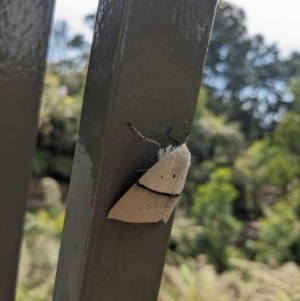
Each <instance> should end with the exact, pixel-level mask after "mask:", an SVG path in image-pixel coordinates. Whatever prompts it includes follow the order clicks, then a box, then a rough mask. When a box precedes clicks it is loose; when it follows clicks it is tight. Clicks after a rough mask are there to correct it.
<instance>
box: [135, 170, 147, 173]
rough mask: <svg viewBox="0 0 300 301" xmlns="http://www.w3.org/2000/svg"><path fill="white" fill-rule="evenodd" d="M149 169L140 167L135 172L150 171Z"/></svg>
mask: <svg viewBox="0 0 300 301" xmlns="http://www.w3.org/2000/svg"><path fill="white" fill-rule="evenodd" d="M148 170H149V169H138V170H136V171H135V172H136V173H140V172H146V171H148Z"/></svg>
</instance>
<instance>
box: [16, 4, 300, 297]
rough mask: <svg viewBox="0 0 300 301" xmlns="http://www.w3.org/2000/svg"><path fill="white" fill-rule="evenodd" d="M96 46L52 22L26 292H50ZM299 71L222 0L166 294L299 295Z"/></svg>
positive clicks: (25, 262) (22, 276)
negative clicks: (91, 54) (250, 33)
mask: <svg viewBox="0 0 300 301" xmlns="http://www.w3.org/2000/svg"><path fill="white" fill-rule="evenodd" d="M85 21H86V24H87V26H89V27H90V28H91V30H92V28H93V23H94V16H93V15H90V16H87V17H86V18H85ZM89 51H90V45H89V43H87V42H86V41H85V38H84V36H82V35H76V36H71V35H70V34H69V30H68V25H67V24H66V23H65V22H63V21H61V22H57V23H56V24H54V30H53V34H52V38H51V43H50V50H49V63H48V68H47V73H46V77H45V86H44V93H43V98H42V106H41V111H40V119H39V127H38V139H37V148H36V153H35V157H34V161H33V166H32V172H33V179H32V185H31V189H30V199H29V203H28V211H27V215H26V222H25V227H24V240H23V247H22V254H21V264H20V272H19V281H18V289H17V300H18V301H21V300H22V301H27V300H28V301H29V300H30V301H48V300H51V294H52V290H53V282H54V275H55V269H56V263H57V256H58V249H59V243H60V236H61V231H62V227H63V219H64V203H65V199H66V195H67V190H68V182H69V180H70V175H71V169H72V162H73V155H74V149H75V144H76V138H77V133H78V127H79V120H80V111H81V105H82V99H83V91H84V85H85V77H86V73H87V66H88V59H89ZM299 75H300V53H296V52H295V53H292V54H291V55H290V56H289V57H288V58H283V57H282V56H281V54H280V50H279V49H278V48H277V47H276V45H267V44H266V42H265V41H264V38H263V37H262V36H259V35H258V36H255V37H249V36H248V35H247V28H246V27H245V14H244V12H243V10H241V9H240V8H238V7H236V6H234V5H232V4H229V3H227V2H224V1H223V2H220V3H219V7H218V10H217V14H216V18H215V23H214V29H213V32H212V35H211V42H210V47H209V52H208V56H207V60H206V65H205V68H204V72H203V81H202V86H201V90H200V93H199V98H198V105H197V110H196V114H195V119H194V124H193V129H192V132H191V136H190V139H189V143H188V145H189V149H190V151H191V154H192V165H191V168H190V172H189V175H188V179H187V183H186V188H185V191H184V195H183V196H182V198H181V200H180V204H179V206H178V210H177V213H176V218H175V221H174V226H173V231H172V235H171V240H170V244H169V252H168V255H167V260H166V266H165V271H164V275H163V279H162V286H161V291H160V296H159V300H160V301H173V300H174V301H175V300H176V301H177V300H178V301H181V300H182V301H196V300H197V301H198V300H199V301H200V300H201V301H211V300H215V301H222V300H238V301H243V300H255V301H260V300H285V301H292V300H293V301H294V300H295V301H296V300H299V299H300V286H299V285H298V282H299V279H300V268H299V266H298V265H300V231H299V230H300V157H299V153H300V139H299V137H300V77H299Z"/></svg>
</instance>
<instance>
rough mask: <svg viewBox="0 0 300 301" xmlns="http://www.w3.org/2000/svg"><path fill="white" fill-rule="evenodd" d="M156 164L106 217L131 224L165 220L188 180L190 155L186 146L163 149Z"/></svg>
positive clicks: (171, 146)
mask: <svg viewBox="0 0 300 301" xmlns="http://www.w3.org/2000/svg"><path fill="white" fill-rule="evenodd" d="M158 159H159V161H158V162H157V163H155V164H154V165H153V166H152V167H151V168H150V169H149V170H148V171H147V172H146V173H145V174H144V175H143V176H142V177H141V178H140V179H139V180H138V181H137V182H136V183H135V184H134V185H133V186H132V187H131V188H130V189H129V190H128V191H127V192H126V193H125V194H124V195H123V196H122V197H121V198H120V200H119V201H118V202H117V203H116V204H115V205H114V206H113V208H112V209H111V210H110V211H109V213H108V216H107V218H109V219H117V220H120V221H124V222H129V223H153V222H159V221H161V220H162V221H163V222H164V223H166V222H167V221H168V219H169V218H170V216H171V213H172V212H173V210H174V208H175V206H176V203H177V201H178V198H179V196H180V194H181V193H182V190H183V188H184V184H185V181H186V176H187V172H188V169H189V166H190V162H191V154H190V152H189V150H188V148H187V146H186V144H185V143H184V144H182V145H180V146H174V145H169V146H168V147H167V148H165V149H164V148H160V150H159V152H158Z"/></svg>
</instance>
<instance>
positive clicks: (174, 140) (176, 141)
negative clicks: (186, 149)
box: [167, 127, 182, 145]
mask: <svg viewBox="0 0 300 301" xmlns="http://www.w3.org/2000/svg"><path fill="white" fill-rule="evenodd" d="M172 129H173V128H172V127H170V129H169V130H168V132H167V135H168V137H169V139H170V140H172V141H173V142H174V145H182V143H181V142H179V141H178V140H176V139H174V138H173V137H171V136H170V132H171V131H172Z"/></svg>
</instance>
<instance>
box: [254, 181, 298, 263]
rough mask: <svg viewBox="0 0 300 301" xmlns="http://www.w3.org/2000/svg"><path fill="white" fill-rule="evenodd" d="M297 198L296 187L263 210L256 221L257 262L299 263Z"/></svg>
mask: <svg viewBox="0 0 300 301" xmlns="http://www.w3.org/2000/svg"><path fill="white" fill-rule="evenodd" d="M299 197H300V186H299V185H296V187H294V188H293V189H292V190H291V191H290V192H289V193H288V194H287V195H286V196H285V197H284V198H282V199H281V200H279V201H277V203H276V204H275V205H274V206H273V207H272V208H268V207H265V210H264V213H265V215H264V218H262V219H261V220H260V222H259V232H258V238H259V240H258V241H257V243H256V249H257V256H256V259H257V260H259V261H262V262H266V263H273V264H274V263H276V264H282V263H284V262H287V261H295V262H297V263H298V264H300V232H299V228H300V220H299V212H300V198H299ZM297 214H298V216H297Z"/></svg>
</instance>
